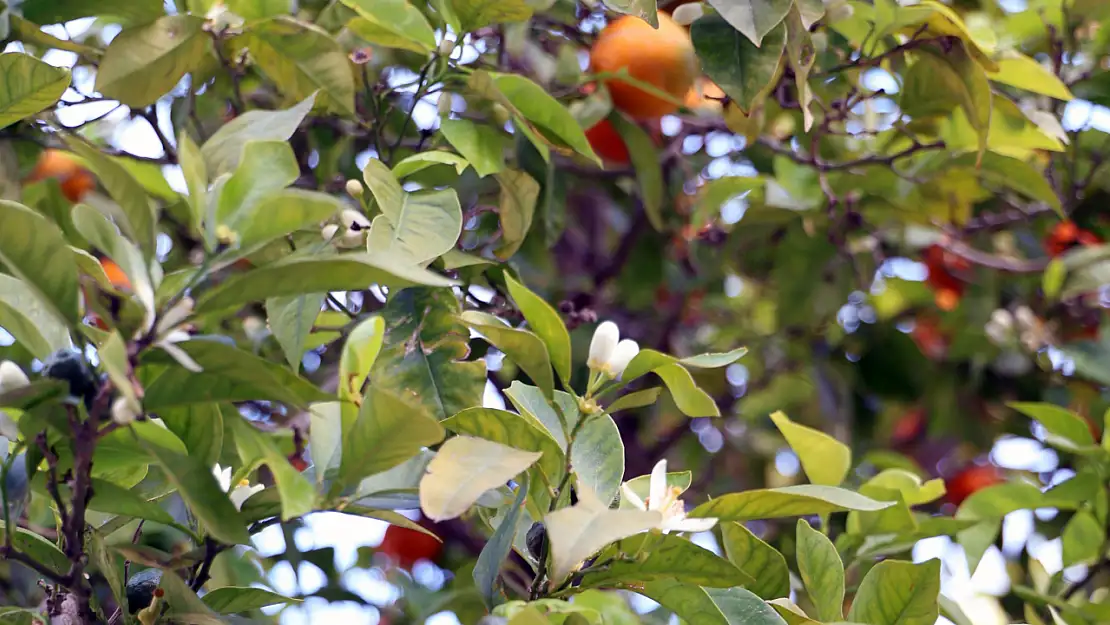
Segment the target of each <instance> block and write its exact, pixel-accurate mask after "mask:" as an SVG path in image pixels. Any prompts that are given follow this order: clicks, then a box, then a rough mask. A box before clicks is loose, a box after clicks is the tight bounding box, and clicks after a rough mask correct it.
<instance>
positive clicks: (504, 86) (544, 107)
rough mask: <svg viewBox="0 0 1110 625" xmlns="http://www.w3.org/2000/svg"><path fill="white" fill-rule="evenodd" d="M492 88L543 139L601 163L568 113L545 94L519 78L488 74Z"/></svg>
mask: <svg viewBox="0 0 1110 625" xmlns="http://www.w3.org/2000/svg"><path fill="white" fill-rule="evenodd" d="M491 76H492V80H493V85H494V86H495V87H496V88H497V90H498V91H500V92H501V93H502V94H503V95H504V96H505V98H506V99H507V100H508V101H509V102H510V103H511V104H512V106H513V107H514V108H516V110H517V111H519V113H520V115H521V116H523V117H524V119H526V120H527V121H528V122H531V123H533V124H535V125H536V126H538V127H539V128H540V130H541V131H543V132H544V134H545V136H548V137H549V138H552V139H557V140H559V141H561V142H562V143H565V144H566V145H568V146H570V147H571V148H572V149H573V150H574V151H576V152H578V153H579V154H581V155H582V156H585V157H586V158H588V159H590V160H591V161H593V162H595V163H597V165H598V166H599V167H600V166H601V159H600V158H598V156H597V154H595V153H594V150H593V148H592V147H590V142H589V140H587V139H586V133H585V131H584V130H582V127H581V126H579V125H578V122H577V121H576V120H575V119H574V116H573V115H571V114H570V111H568V110H567V109H566V107H564V106H563V105H562V104H560V103H559V101H558V100H556V99H555V98H553V97H551V95H550V94H548V93H547V91H546V90H545V89H544V88H543V87H541V86H539V85H537V84H536V83H534V82H532V81H531V80H529V79H528V78H526V77H524V76H521V75H519V74H492V75H491Z"/></svg>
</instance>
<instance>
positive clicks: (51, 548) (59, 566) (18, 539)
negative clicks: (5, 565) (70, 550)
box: [0, 520, 69, 575]
mask: <svg viewBox="0 0 1110 625" xmlns="http://www.w3.org/2000/svg"><path fill="white" fill-rule="evenodd" d="M4 529H5V526H4V522H3V521H2V520H0V531H3V530H4ZM12 547H14V548H15V549H16V550H18V551H20V552H22V553H24V554H25V555H27V556H29V557H31V558H32V559H34V560H35V561H36V562H38V563H40V564H42V565H44V566H45V567H46V568H48V569H50V570H51V571H54V572H55V573H57V574H58V575H64V574H65V572H66V571H68V570H69V558H67V557H66V554H64V553H62V551H61V550H60V549H58V548H57V547H56V546H55V545H54V543H52V542H50V541H49V540H46V539H45V538H43V537H42V536H39V535H38V534H36V533H34V532H32V531H30V530H27V529H24V528H22V527H16V528H14V530H13V532H12Z"/></svg>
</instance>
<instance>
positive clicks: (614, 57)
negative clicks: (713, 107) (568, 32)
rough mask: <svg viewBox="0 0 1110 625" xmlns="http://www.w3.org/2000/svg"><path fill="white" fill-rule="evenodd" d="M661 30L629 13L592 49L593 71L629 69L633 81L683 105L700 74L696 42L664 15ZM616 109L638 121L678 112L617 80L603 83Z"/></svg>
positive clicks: (674, 105)
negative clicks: (652, 88)
mask: <svg viewBox="0 0 1110 625" xmlns="http://www.w3.org/2000/svg"><path fill="white" fill-rule="evenodd" d="M658 15H659V28H658V30H657V29H655V28H652V27H651V25H650V24H648V23H647V22H645V21H644V20H642V19H640V18H638V17H633V16H631V15H625V16H623V17H620V18H618V19H616V20H614V21H612V22H610V23H609V25H608V26H606V27H605V28H604V29H603V30H602V31H601V34H599V35H598V37H597V41H595V42H594V46H593V48H592V49H591V50H590V71H592V72H594V73H603V72H619V71H621V70H627V71H628V75H629V76H631V77H632V78H634V79H636V80H638V81H640V82H643V83H647V84H650V85H651V86H653V87H655V88H657V89H659V90H660V91H663V92H664V93H667V94H669V95H671V96H672V97H673V98H675V99H676V100H677V102H681V101H682V99H683V98H684V97H686V93H687V92H688V91H689V90H690V87H692V86H693V85H694V79H695V78H696V77H697V74H698V59H697V56H696V55H695V53H694V44H693V42H692V41H690V34H689V33H687V32H686V29H685V28H683V27H681V26H679V25H678V24H676V23H675V21H674V20H673V19H671V17H670V16H669V15H667V14H666V13H664V12H662V11H660V12H659V13H658ZM605 84H606V86H607V87H608V88H609V94H610V95H611V96H612V98H613V105H614V106H615V107H616V108H618V109H620V110H621V111H624V112H625V113H628V114H629V115H631V116H632V117H635V118H638V119H654V118H658V117H662V116H663V115H666V114H668V113H673V112H674V111H676V110H677V109H678V105H677V102H670V101H667V100H664V99H663V98H660V97H657V96H655V95H652V94H650V93H648V92H646V91H644V90H643V89H640V88H639V87H634V86H632V85H631V84H628V83H626V82H623V81H621V80H619V79H612V78H611V79H608V80H605Z"/></svg>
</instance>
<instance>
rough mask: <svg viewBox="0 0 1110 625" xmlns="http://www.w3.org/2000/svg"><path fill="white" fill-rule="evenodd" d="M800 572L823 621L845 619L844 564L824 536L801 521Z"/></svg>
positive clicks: (799, 528) (803, 520)
mask: <svg viewBox="0 0 1110 625" xmlns="http://www.w3.org/2000/svg"><path fill="white" fill-rule="evenodd" d="M797 538H798V547H797V549H798V572H799V573H800V574H801V576H802V582H803V583H804V584H805V587H806V592H808V593H809V598H810V600H811V601H813V605H814V606H815V607H816V608H817V618H818V619H820V620H822V621H839V620H842V619H843V618H844V563H843V562H841V561H840V554H838V553H837V552H836V547H835V546H833V544H832V541H830V540H829V539H828V538H827V537H826V536H825V535H824V534H822V533H821V532H818V531H817V530H815V529H813V528H812V527H810V526H809V523H807V522H806V521H805V519H798V536H797Z"/></svg>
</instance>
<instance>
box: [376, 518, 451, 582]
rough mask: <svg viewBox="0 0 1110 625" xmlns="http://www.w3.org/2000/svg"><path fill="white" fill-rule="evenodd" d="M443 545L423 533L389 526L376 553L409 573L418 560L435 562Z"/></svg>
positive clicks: (397, 526)
mask: <svg viewBox="0 0 1110 625" xmlns="http://www.w3.org/2000/svg"><path fill="white" fill-rule="evenodd" d="M442 550H443V543H441V542H439V541H438V540H436V539H435V538H432V537H431V536H428V535H427V534H425V533H423V532H418V531H416V530H413V529H409V528H407V527H401V526H399V525H390V526H389V527H388V528H386V530H385V537H383V538H382V543H381V544H380V545H378V549H377V551H378V553H380V554H383V555H385V556H388V557H389V559H390V560H391V561H392V562H393V563H394V564H395V565H397V566H398V567H400V568H402V569H405V570H408V571H411V570H412V567H413V565H414V564H416V563H417V562H419V561H420V560H430V561H435V559H436V558H437V557H438V556H439V553H440V552H441V551H442Z"/></svg>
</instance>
